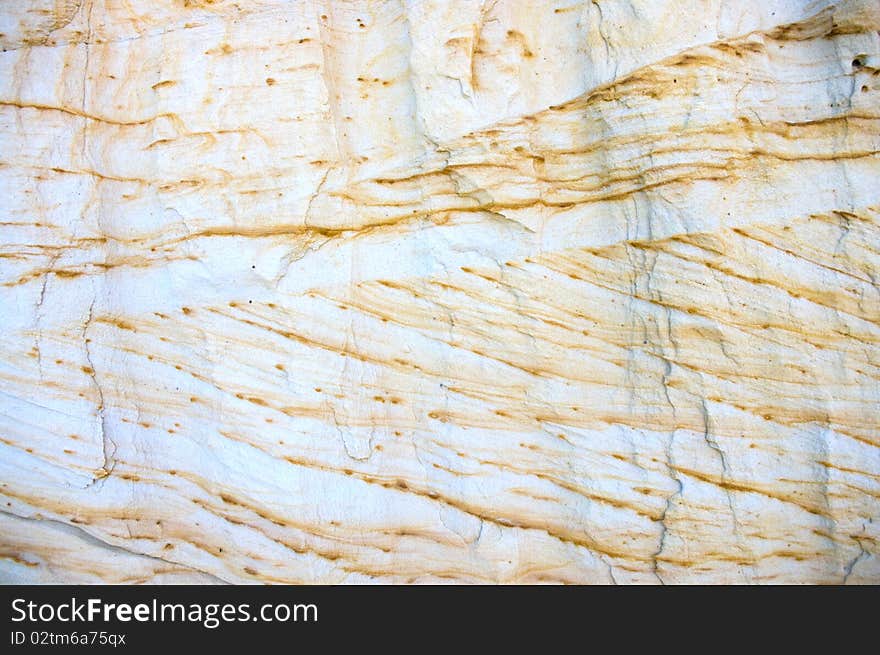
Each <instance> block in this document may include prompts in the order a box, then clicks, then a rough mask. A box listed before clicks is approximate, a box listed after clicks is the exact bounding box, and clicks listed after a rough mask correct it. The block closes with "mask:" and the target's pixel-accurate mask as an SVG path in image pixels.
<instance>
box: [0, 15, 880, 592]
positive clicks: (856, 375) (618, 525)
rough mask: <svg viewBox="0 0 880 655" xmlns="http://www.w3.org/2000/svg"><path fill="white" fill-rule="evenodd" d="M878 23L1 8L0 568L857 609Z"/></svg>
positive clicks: (875, 358)
mask: <svg viewBox="0 0 880 655" xmlns="http://www.w3.org/2000/svg"><path fill="white" fill-rule="evenodd" d="M878 30H880V4H878V3H877V2H875V1H873V0H839V1H832V0H815V1H811V0H762V1H760V2H758V1H748V2H733V1H721V0H594V1H592V2H578V1H576V0H553V1H549V0H547V1H543V2H531V1H529V2H526V1H525V0H521V1H520V0H494V1H493V0H486V1H485V2H479V1H476V0H475V1H465V0H461V1H452V0H444V1H440V0H426V1H424V2H422V1H412V2H404V1H402V0H388V1H385V2H378V1H377V2H331V1H329V0H328V1H326V2H318V1H315V0H301V1H289V0H241V1H239V2H232V1H229V0H216V1H211V0H200V1H196V0H184V1H181V0H173V1H171V0H155V1H153V0H151V1H149V2H147V1H146V0H138V1H131V2H125V3H119V2H110V1H109V0H80V1H75V0H55V1H50V0H28V1H22V2H6V3H3V5H2V6H0V33H2V35H0V45H2V49H3V52H2V53H0V159H2V161H0V317H2V328H0V363H2V365H0V502H2V515H0V580H2V581H4V582H19V581H22V582H30V581H34V582H49V581H62V582H96V581H107V582H131V581H147V582H222V581H229V582H251V581H252V582H266V581H268V582H322V583H343V582H345V583H362V582H371V581H380V582H432V581H442V580H452V581H460V582H506V583H510V582H519V583H531V582H571V583H655V582H664V583H677V582H765V583H769V582H816V583H819V582H822V583H839V582H849V583H865V582H872V583H877V582H880V557H878V555H880V547H878V541H877V540H878V535H880V520H878V517H880V450H878V447H880V425H878V405H880V384H878V375H880V368H878V367H880V353H878V341H880V286H878V277H877V276H878V264H880V250H878V244H880V238H878V236H880V183H878V182H880V176H878V174H880V159H878V151H880V103H878V99H880V33H878Z"/></svg>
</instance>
